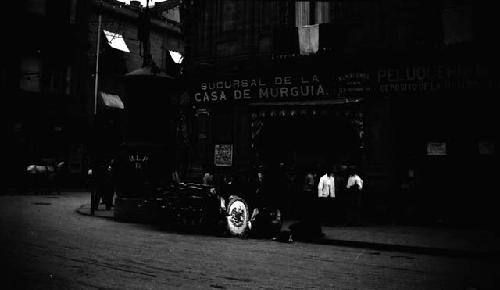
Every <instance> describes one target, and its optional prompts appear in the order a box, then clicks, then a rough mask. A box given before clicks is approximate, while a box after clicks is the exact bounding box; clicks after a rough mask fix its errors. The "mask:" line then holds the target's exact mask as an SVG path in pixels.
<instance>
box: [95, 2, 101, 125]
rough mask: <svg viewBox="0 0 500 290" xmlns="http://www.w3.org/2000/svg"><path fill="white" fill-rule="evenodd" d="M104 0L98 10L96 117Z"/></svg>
mask: <svg viewBox="0 0 500 290" xmlns="http://www.w3.org/2000/svg"><path fill="white" fill-rule="evenodd" d="M101 12H102V0H101V6H100V7H99V8H98V13H99V20H98V25H97V49H96V61H95V84H94V116H95V115H97V94H98V88H99V54H100V48H101V24H102V13H101Z"/></svg>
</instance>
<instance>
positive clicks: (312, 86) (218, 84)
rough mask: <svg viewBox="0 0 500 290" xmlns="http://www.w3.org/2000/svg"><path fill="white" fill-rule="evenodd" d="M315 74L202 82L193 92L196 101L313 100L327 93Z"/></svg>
mask: <svg viewBox="0 0 500 290" xmlns="http://www.w3.org/2000/svg"><path fill="white" fill-rule="evenodd" d="M329 95H330V94H329V93H328V92H327V90H326V88H325V86H324V85H323V84H322V82H321V81H320V79H319V77H318V76H317V75H311V76H307V77H306V76H290V75H282V76H274V77H272V78H265V79H264V78H261V77H257V78H248V79H232V80H217V81H207V82H202V83H201V84H200V87H199V89H198V91H196V92H195V93H194V101H195V102H196V103H213V102H228V101H251V100H254V101H266V100H280V99H281V100H283V99H302V98H307V99H314V98H324V97H327V96H329Z"/></svg>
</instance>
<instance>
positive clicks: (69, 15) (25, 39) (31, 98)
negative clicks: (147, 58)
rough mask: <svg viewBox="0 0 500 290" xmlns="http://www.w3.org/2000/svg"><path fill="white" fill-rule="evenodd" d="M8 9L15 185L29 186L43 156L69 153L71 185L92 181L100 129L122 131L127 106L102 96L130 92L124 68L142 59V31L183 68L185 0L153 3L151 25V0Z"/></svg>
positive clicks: (163, 59)
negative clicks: (143, 17) (29, 174)
mask: <svg viewBox="0 0 500 290" xmlns="http://www.w3.org/2000/svg"><path fill="white" fill-rule="evenodd" d="M174 2H175V1H174ZM5 11H13V12H14V11H15V13H17V14H18V15H19V17H16V18H9V19H8V20H7V19H3V20H2V31H3V32H4V33H3V35H4V36H5V37H6V39H7V38H8V39H9V42H8V45H5V46H3V47H2V57H1V64H2V65H1V83H0V84H1V89H2V96H4V97H5V98H4V101H5V108H8V114H6V116H7V122H6V124H7V133H8V137H7V140H8V142H7V148H8V152H10V153H9V154H7V156H8V162H7V164H8V167H9V168H12V170H10V171H9V172H10V173H9V174H12V177H13V178H8V180H10V181H12V182H11V183H12V184H8V187H13V188H19V187H22V184H23V182H24V181H23V180H22V175H23V173H24V171H25V168H26V166H27V165H29V164H33V163H40V162H44V161H43V160H42V159H44V160H62V161H66V163H67V165H68V166H69V167H68V169H69V173H70V176H69V177H68V178H67V179H66V180H67V181H68V183H69V184H68V186H80V187H81V186H86V183H85V176H86V172H87V167H88V164H87V163H88V161H87V159H88V155H89V146H90V145H91V143H92V139H93V138H94V136H93V133H94V131H95V130H94V129H95V128H96V127H102V128H106V129H104V130H102V131H103V132H102V133H103V134H104V136H106V138H108V137H109V138H108V139H109V140H107V141H106V142H108V143H109V142H118V140H119V139H120V138H121V136H120V133H119V131H120V128H119V127H120V126H121V125H120V120H121V118H122V117H121V115H122V113H121V111H123V110H120V109H117V108H113V106H111V107H110V106H107V105H106V102H105V101H103V98H102V96H103V93H104V94H106V95H107V96H119V97H120V98H122V99H123V98H124V83H125V79H124V78H123V76H124V75H125V74H126V73H129V72H132V71H134V70H136V69H139V68H141V67H142V65H143V60H144V47H143V45H142V43H141V41H140V39H139V38H140V37H141V33H142V36H144V34H145V33H146V32H147V33H148V36H149V43H150V53H151V55H152V60H153V62H154V64H155V66H156V67H157V68H158V70H160V71H168V70H172V71H177V70H178V68H176V66H178V65H179V64H176V63H175V61H174V60H173V59H172V52H175V53H180V54H182V52H183V39H182V35H181V33H180V31H181V30H180V23H179V21H180V19H179V6H178V3H177V2H175V3H173V2H172V1H169V3H165V4H163V5H158V7H151V9H150V19H151V20H150V22H149V25H148V26H147V27H146V26H145V25H140V21H139V15H140V14H141V13H142V14H144V11H145V8H144V7H141V6H140V4H139V3H138V1H132V3H131V5H125V4H124V3H122V2H118V1H79V0H68V1H52V0H24V1H15V2H13V3H9V4H6V10H5ZM99 15H101V27H98V26H99ZM12 27H15V29H12ZM139 27H143V29H142V31H141V32H140V33H139V30H140V29H139ZM98 35H99V36H100V45H99V65H98V66H96V61H97V42H98V41H97V39H98ZM117 40H118V41H119V44H116V43H117ZM123 44H124V45H125V47H126V49H124V48H123V47H121V46H120V45H123ZM125 50H126V51H125ZM97 67H98V73H97V74H96V68H97ZM96 75H97V76H98V77H97V78H98V83H97V94H96V90H95V88H96ZM166 95H168V94H166ZM96 96H97V98H96ZM165 97H168V96H165ZM97 123H99V124H98V125H97ZM108 133H109V134H108ZM103 142H104V141H103ZM14 177H15V178H14Z"/></svg>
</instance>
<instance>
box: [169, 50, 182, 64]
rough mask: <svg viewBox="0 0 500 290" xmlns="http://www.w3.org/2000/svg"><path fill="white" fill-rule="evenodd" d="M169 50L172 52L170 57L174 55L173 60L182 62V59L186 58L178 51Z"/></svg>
mask: <svg viewBox="0 0 500 290" xmlns="http://www.w3.org/2000/svg"><path fill="white" fill-rule="evenodd" d="M169 52H170V57H172V60H173V61H174V62H175V63H181V62H182V60H183V59H184V56H183V55H182V54H180V53H179V52H177V51H173V50H169Z"/></svg>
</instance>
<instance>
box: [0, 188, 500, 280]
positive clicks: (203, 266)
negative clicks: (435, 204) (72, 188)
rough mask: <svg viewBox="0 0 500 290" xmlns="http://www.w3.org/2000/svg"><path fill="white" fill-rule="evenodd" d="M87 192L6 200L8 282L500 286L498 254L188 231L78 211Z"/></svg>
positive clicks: (0, 210)
mask: <svg viewBox="0 0 500 290" xmlns="http://www.w3.org/2000/svg"><path fill="white" fill-rule="evenodd" d="M87 199H88V194H86V193H72V194H69V193H65V194H62V195H58V196H2V197H1V203H0V228H1V239H0V246H1V248H2V251H1V258H2V266H3V267H4V269H3V270H2V276H3V277H2V280H3V281H4V282H3V285H4V286H5V285H7V287H6V288H4V289H94V288H99V289H167V288H204V289H207V288H218V289H226V288H227V289H239V288H269V289H282V288H323V289H324V288H335V289H484V288H488V287H491V288H492V289H493V288H495V287H493V286H494V285H495V284H494V283H498V262H497V261H492V260H487V261H485V260H479V259H474V258H470V259H465V258H450V257H440V256H429V255H417V254H408V253H398V252H384V251H376V250H370V249H362V248H350V247H340V246H334V245H316V244H306V243H300V242H296V243H293V244H284V243H277V242H272V241H268V240H255V239H246V240H243V239H238V238H222V237H216V236H207V235H194V234H179V233H175V232H170V231H168V230H166V229H164V228H161V227H157V226H152V225H144V224H134V223H118V222H115V221H113V220H112V219H105V218H98V217H91V216H84V215H80V214H78V213H76V211H75V209H77V208H78V206H80V205H81V204H82V203H85V202H86V201H87ZM497 285H498V284H497Z"/></svg>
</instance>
